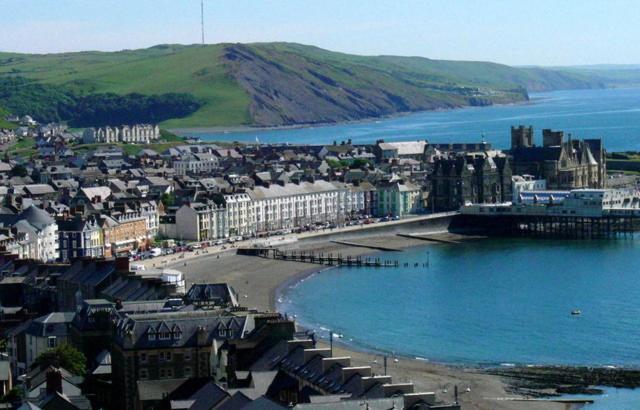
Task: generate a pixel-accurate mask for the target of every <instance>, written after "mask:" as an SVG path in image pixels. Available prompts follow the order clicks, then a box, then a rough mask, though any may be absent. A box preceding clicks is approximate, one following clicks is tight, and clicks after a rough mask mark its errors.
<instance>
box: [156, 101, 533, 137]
mask: <svg viewBox="0 0 640 410" xmlns="http://www.w3.org/2000/svg"><path fill="white" fill-rule="evenodd" d="M534 94H540V93H534ZM533 104H535V102H534V101H532V99H531V98H529V99H528V100H525V101H514V102H510V103H502V104H491V105H488V106H472V105H464V106H460V107H453V108H436V109H434V110H420V111H403V112H397V113H393V114H387V115H381V116H379V117H366V118H360V119H356V120H346V121H336V122H313V123H301V124H290V125H267V126H260V125H235V126H212V127H206V126H204V127H175V128H167V130H168V131H169V132H172V133H174V134H176V135H178V136H180V137H184V138H186V137H198V138H200V137H199V136H198V135H197V134H229V135H233V134H241V133H245V132H258V133H262V132H269V131H288V130H297V129H308V128H324V127H337V126H341V125H357V124H363V123H367V122H375V121H386V120H393V119H396V118H403V117H408V116H411V115H419V114H425V113H432V112H433V113H435V112H447V111H454V110H464V109H481V108H489V107H508V106H514V105H533ZM187 134H190V135H187ZM215 141H216V140H215V139H212V140H210V141H209V140H207V141H203V142H215ZM238 142H242V141H238Z"/></svg>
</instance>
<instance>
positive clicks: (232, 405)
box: [216, 392, 251, 410]
mask: <svg viewBox="0 0 640 410" xmlns="http://www.w3.org/2000/svg"><path fill="white" fill-rule="evenodd" d="M249 403H251V399H250V398H249V397H247V396H246V395H244V394H243V393H242V392H236V393H234V394H232V395H231V397H230V398H229V399H228V400H227V401H225V402H224V403H222V404H221V405H220V406H219V407H218V408H217V409H216V410H236V409H242V408H244V406H246V405H247V404H249Z"/></svg>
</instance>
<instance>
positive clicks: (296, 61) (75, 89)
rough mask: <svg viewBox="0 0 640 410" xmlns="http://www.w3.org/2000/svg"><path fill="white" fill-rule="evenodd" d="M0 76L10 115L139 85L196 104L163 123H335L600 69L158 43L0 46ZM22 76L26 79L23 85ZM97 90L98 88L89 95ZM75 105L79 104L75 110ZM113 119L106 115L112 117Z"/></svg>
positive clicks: (548, 84)
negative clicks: (69, 48) (29, 48)
mask: <svg viewBox="0 0 640 410" xmlns="http://www.w3.org/2000/svg"><path fill="white" fill-rule="evenodd" d="M3 78H4V79H5V80H7V79H13V80H20V81H19V84H21V85H20V86H19V87H18V86H16V85H15V81H14V83H5V84H13V85H12V87H13V89H12V91H11V92H4V93H3V89H2V84H3V83H1V82H0V105H4V106H5V107H7V108H9V109H11V111H12V112H14V113H16V114H27V113H32V112H29V111H28V110H29V108H31V109H32V110H33V109H34V108H33V107H32V106H31V107H30V105H29V104H30V103H31V102H33V101H34V100H37V99H38V95H46V96H47V97H46V98H47V100H46V102H45V105H46V106H47V107H49V108H50V109H52V110H54V111H56V113H55V114H51V115H57V116H59V117H61V118H62V119H69V118H65V116H67V117H68V116H69V115H71V114H69V112H74V115H76V116H77V117H78V118H77V122H78V123H80V122H82V121H83V120H84V121H85V122H87V121H89V119H87V118H85V117H83V116H84V115H85V114H86V110H87V107H86V105H87V104H86V103H85V104H84V105H82V104H80V103H78V102H77V101H78V100H80V99H84V101H85V102H86V101H94V100H98V101H103V100H105V101H107V102H105V103H104V104H103V105H104V106H105V107H106V108H104V109H105V110H108V107H109V106H111V105H113V101H115V99H114V98H115V97H114V96H108V94H106V93H114V94H117V95H119V96H124V95H129V94H132V93H135V94H142V95H144V96H148V98H149V99H153V100H154V101H167V100H170V99H171V98H168V97H167V95H168V94H172V95H178V96H182V97H181V98H184V99H186V100H188V98H187V97H195V100H197V101H198V104H195V103H194V102H193V101H187V102H186V103H185V104H186V105H188V107H191V108H192V109H191V111H188V110H187V111H185V110H177V111H176V112H179V113H180V115H179V116H180V118H176V117H177V116H178V115H177V114H176V115H175V116H169V117H167V116H166V115H165V117H160V118H169V119H167V120H165V121H164V122H163V126H165V127H206V126H237V125H258V126H271V125H289V124H301V123H319V122H337V121H344V120H355V119H361V118H367V117H378V116H383V115H389V114H394V113H399V112H410V111H419V110H431V109H439V108H454V107H461V106H468V105H489V104H494V103H507V102H517V101H523V100H526V99H528V95H527V91H528V90H529V91H534V90H535V91H541V90H553V89H561V88H592V87H602V86H603V82H602V81H601V79H600V78H598V79H594V78H593V77H592V76H588V75H584V74H583V73H581V72H579V71H575V70H574V71H566V70H565V71H562V70H547V69H541V68H514V67H509V66H506V65H501V64H495V63H487V62H461V61H442V60H430V59H427V58H419V57H395V56H376V57H365V56H357V55H349V54H343V53H336V52H331V51H327V50H323V49H320V48H317V47H312V46H305V45H300V44H293V43H256V44H216V45H208V46H204V47H202V46H195V45H191V46H183V45H160V46H155V47H151V48H147V49H141V50H125V51H119V52H92V51H87V52H78V53H63V54H42V55H41V54H38V55H32V54H16V53H0V80H2V79H3ZM25 79H26V80H29V81H28V84H27V85H25V84H24V81H23V80H25ZM6 87H9V86H6ZM25 87H26V89H28V92H25ZM5 91H6V90H5ZM95 95H98V97H92V98H88V96H95ZM163 96H164V97H163ZM141 98H142V97H136V96H134V97H129V96H127V97H126V101H130V100H132V101H133V102H132V104H138V106H141V105H140V104H145V103H147V102H146V101H142V102H140V101H139V100H141ZM74 104H75V105H74ZM156 105H157V104H156ZM77 106H80V107H81V108H82V109H83V110H84V111H82V110H80V111H78V110H79V109H78V107H77ZM142 107H143V108H144V105H142ZM157 109H158V110H161V108H157ZM193 110H195V111H193ZM22 111H24V112H22ZM43 111H44V110H43ZM168 112H169V113H172V112H173V111H168ZM165 114H166V112H165ZM48 115H49V114H46V115H45V114H43V116H48ZM104 115H105V116H106V120H105V121H108V120H109V119H110V118H112V117H110V113H109V112H106V113H104ZM168 115H171V114H168ZM74 118H75V117H74ZM89 118H90V119H93V117H89ZM117 118H120V117H118V116H113V119H112V120H113V121H116V119H117ZM74 120H76V119H74Z"/></svg>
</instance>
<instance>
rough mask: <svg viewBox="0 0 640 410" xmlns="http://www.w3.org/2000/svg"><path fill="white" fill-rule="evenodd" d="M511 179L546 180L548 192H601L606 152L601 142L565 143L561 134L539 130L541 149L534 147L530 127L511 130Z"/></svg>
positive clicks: (592, 140)
mask: <svg viewBox="0 0 640 410" xmlns="http://www.w3.org/2000/svg"><path fill="white" fill-rule="evenodd" d="M511 156H512V169H513V174H514V175H533V176H534V177H535V178H537V179H545V180H546V181H547V188H548V189H560V190H565V189H576V188H603V187H604V186H605V183H606V174H607V165H606V151H605V150H604V147H603V146H602V140H600V139H585V140H574V139H571V135H569V138H568V139H567V140H566V141H565V139H564V132H562V131H552V130H550V129H544V130H542V146H536V145H535V144H534V135H533V128H532V127H524V126H522V125H521V126H519V127H517V128H516V127H511Z"/></svg>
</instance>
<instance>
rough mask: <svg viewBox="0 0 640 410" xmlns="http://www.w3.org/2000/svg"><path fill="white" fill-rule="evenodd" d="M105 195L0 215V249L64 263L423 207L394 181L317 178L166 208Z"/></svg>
mask: <svg viewBox="0 0 640 410" xmlns="http://www.w3.org/2000/svg"><path fill="white" fill-rule="evenodd" d="M110 195H111V190H110V189H109V188H108V187H91V188H82V189H81V190H80V195H78V196H77V197H76V198H75V199H74V205H75V206H76V207H85V208H86V207H90V208H91V209H93V210H95V211H96V212H95V213H93V214H90V215H89V216H86V215H80V214H78V215H71V214H69V213H68V212H67V211H65V212H64V213H56V211H55V210H54V209H52V207H49V208H47V209H48V210H44V209H42V208H39V207H36V206H34V205H32V206H29V207H26V208H25V209H24V210H23V211H22V212H21V213H19V214H11V215H9V214H6V215H5V214H0V247H1V248H2V249H3V250H4V251H5V252H8V253H12V254H16V255H18V256H19V257H20V258H25V259H34V260H41V261H55V260H61V261H67V260H70V259H74V258H77V257H109V256H115V255H118V254H123V253H127V252H130V251H132V250H136V249H138V248H144V247H147V246H148V245H149V243H150V242H151V241H153V240H154V239H156V238H160V237H161V238H173V239H179V240H188V241H205V240H212V239H213V240H215V239H222V238H228V237H230V236H236V235H246V236H253V235H259V234H260V233H263V232H269V231H276V230H284V229H293V228H296V227H302V226H305V225H312V224H315V223H322V224H334V225H340V224H343V223H344V222H345V221H346V220H348V219H351V218H353V217H355V216H356V215H385V216H398V217H402V216H405V215H408V214H415V213H419V212H421V211H422V210H423V205H422V204H423V199H422V190H421V189H420V187H418V186H416V185H413V184H410V183H405V182H403V181H401V180H396V181H389V182H388V183H386V184H377V186H376V187H374V186H373V185H371V184H368V183H362V184H358V185H354V184H345V183H340V182H337V181H332V182H329V181H324V180H316V181H314V182H299V183H289V184H283V185H279V184H273V185H270V186H268V187H267V186H256V187H254V188H250V189H249V188H248V189H245V190H244V192H236V193H232V194H225V195H221V198H220V199H221V200H220V201H219V202H218V203H216V202H214V201H212V200H209V199H207V200H205V201H204V202H188V203H186V204H184V205H182V206H181V207H180V208H178V209H177V210H176V211H175V213H173V212H171V213H170V214H167V213H166V212H165V208H164V206H163V205H162V203H161V202H156V201H152V200H146V201H144V200H143V201H137V202H136V206H135V209H131V208H130V207H127V208H125V207H123V208H122V209H118V208H115V209H107V203H108V199H109V197H110ZM83 201H84V202H83ZM171 211H172V210H171ZM50 212H51V213H50Z"/></svg>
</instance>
